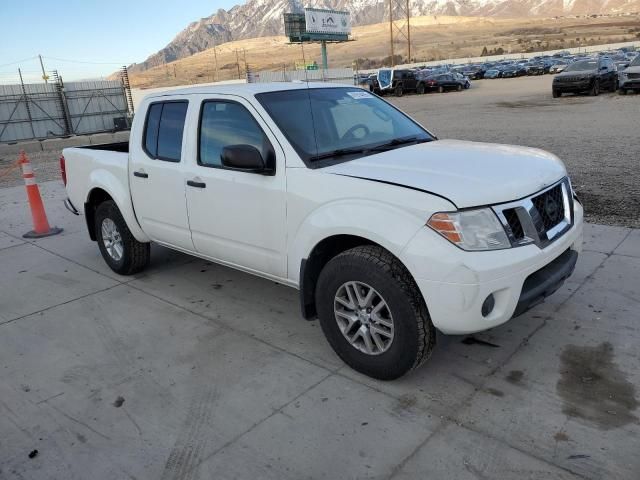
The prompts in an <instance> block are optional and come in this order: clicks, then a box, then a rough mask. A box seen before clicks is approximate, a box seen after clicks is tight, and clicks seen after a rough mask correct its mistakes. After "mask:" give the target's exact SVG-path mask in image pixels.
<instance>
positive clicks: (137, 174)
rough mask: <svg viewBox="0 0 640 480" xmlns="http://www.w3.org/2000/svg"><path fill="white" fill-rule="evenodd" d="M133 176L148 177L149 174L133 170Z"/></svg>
mask: <svg viewBox="0 0 640 480" xmlns="http://www.w3.org/2000/svg"><path fill="white" fill-rule="evenodd" d="M133 176H134V177H138V178H149V174H148V173H144V172H133Z"/></svg>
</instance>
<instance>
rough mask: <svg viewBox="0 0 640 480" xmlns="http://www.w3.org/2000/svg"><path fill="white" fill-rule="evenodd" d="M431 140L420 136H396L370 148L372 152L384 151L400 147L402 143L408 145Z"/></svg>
mask: <svg viewBox="0 0 640 480" xmlns="http://www.w3.org/2000/svg"><path fill="white" fill-rule="evenodd" d="M428 141H429V140H428V139H426V138H418V137H405V138H394V139H393V140H391V141H389V142H386V143H381V144H380V145H376V146H375V147H373V148H370V149H369V151H371V152H384V151H385V150H389V149H391V148H393V147H399V146H400V145H408V144H409V143H424V142H428Z"/></svg>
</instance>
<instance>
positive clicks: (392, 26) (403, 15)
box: [389, 0, 411, 67]
mask: <svg viewBox="0 0 640 480" xmlns="http://www.w3.org/2000/svg"><path fill="white" fill-rule="evenodd" d="M394 8H395V10H396V11H399V12H400V15H399V16H398V18H397V19H394V16H393V10H394ZM389 36H390V42H389V43H390V46H391V66H392V67H395V58H394V54H395V44H396V43H399V42H400V41H402V39H403V38H404V40H405V41H406V42H407V61H408V62H409V63H410V62H411V2H410V0H389Z"/></svg>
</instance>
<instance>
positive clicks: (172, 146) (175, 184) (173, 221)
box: [129, 100, 193, 251]
mask: <svg viewBox="0 0 640 480" xmlns="http://www.w3.org/2000/svg"><path fill="white" fill-rule="evenodd" d="M188 106H189V105H188V102H187V101H186V100H166V101H159V102H154V103H151V104H150V105H149V108H148V109H147V118H146V120H145V127H144V132H143V134H142V138H132V141H131V145H130V148H129V151H130V156H131V160H130V168H129V185H130V188H131V198H132V200H133V207H134V210H135V213H136V217H137V218H138V222H139V223H140V225H141V226H142V229H143V230H144V232H145V233H146V234H147V235H148V236H149V238H151V239H152V240H154V241H156V242H159V243H164V244H167V245H171V246H175V247H178V248H180V249H183V250H188V251H193V242H192V241H191V232H190V231H189V217H188V216H187V204H186V200H185V181H184V162H183V159H182V151H183V141H182V140H183V136H184V137H185V138H186V135H184V133H185V118H186V114H187V109H188Z"/></svg>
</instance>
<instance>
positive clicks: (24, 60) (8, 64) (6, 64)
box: [0, 56, 38, 67]
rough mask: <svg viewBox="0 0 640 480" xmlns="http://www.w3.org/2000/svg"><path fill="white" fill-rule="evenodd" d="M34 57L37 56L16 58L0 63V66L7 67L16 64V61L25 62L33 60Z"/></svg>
mask: <svg viewBox="0 0 640 480" xmlns="http://www.w3.org/2000/svg"><path fill="white" fill-rule="evenodd" d="M36 58H38V57H37V56H34V57H29V58H23V59H22V60H16V61H15V62H9V63H3V64H0V67H8V66H10V65H16V64H18V63H22V62H27V61H29V60H35V59H36Z"/></svg>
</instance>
